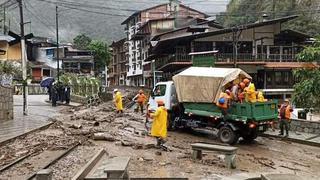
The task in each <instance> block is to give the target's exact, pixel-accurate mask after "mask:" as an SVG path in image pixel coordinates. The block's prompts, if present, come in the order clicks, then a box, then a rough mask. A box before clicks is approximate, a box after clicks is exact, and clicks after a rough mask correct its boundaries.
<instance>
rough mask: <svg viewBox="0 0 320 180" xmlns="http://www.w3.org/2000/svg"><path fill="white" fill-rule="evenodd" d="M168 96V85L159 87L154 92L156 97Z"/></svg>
mask: <svg viewBox="0 0 320 180" xmlns="http://www.w3.org/2000/svg"><path fill="white" fill-rule="evenodd" d="M165 94H166V85H157V86H156V88H155V89H154V91H153V95H154V96H164V95H165Z"/></svg>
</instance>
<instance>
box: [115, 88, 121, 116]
mask: <svg viewBox="0 0 320 180" xmlns="http://www.w3.org/2000/svg"><path fill="white" fill-rule="evenodd" d="M113 93H114V98H113V102H114V104H115V106H116V110H117V113H123V107H122V95H121V92H120V91H119V90H118V89H114V90H113Z"/></svg>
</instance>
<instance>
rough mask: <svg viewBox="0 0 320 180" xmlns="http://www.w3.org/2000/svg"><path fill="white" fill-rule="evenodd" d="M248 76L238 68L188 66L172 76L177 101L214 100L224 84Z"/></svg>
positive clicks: (208, 101) (203, 101)
mask: <svg viewBox="0 0 320 180" xmlns="http://www.w3.org/2000/svg"><path fill="white" fill-rule="evenodd" d="M244 78H250V79H251V76H250V75H248V74H247V73H246V72H244V71H243V70H241V69H239V68H211V67H190V68H188V69H186V70H184V71H182V72H181V73H179V74H177V75H175V76H174V77H173V81H174V84H175V87H176V91H177V95H178V100H179V102H197V103H212V102H216V101H217V100H218V98H219V95H220V93H221V92H222V91H223V90H224V86H225V85H227V84H228V83H229V82H232V81H234V80H236V81H237V82H240V81H242V79H244Z"/></svg>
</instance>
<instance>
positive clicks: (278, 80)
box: [275, 72, 282, 85]
mask: <svg viewBox="0 0 320 180" xmlns="http://www.w3.org/2000/svg"><path fill="white" fill-rule="evenodd" d="M275 81H276V84H277V85H282V76H281V72H275Z"/></svg>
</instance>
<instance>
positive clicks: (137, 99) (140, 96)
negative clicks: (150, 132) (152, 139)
mask: <svg viewBox="0 0 320 180" xmlns="http://www.w3.org/2000/svg"><path fill="white" fill-rule="evenodd" d="M133 101H135V102H136V103H137V107H136V109H135V111H136V112H138V111H139V109H140V110H141V114H143V106H144V103H145V101H146V96H145V95H144V93H143V90H142V89H141V90H139V93H138V94H137V95H136V96H135V97H134V98H133Z"/></svg>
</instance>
